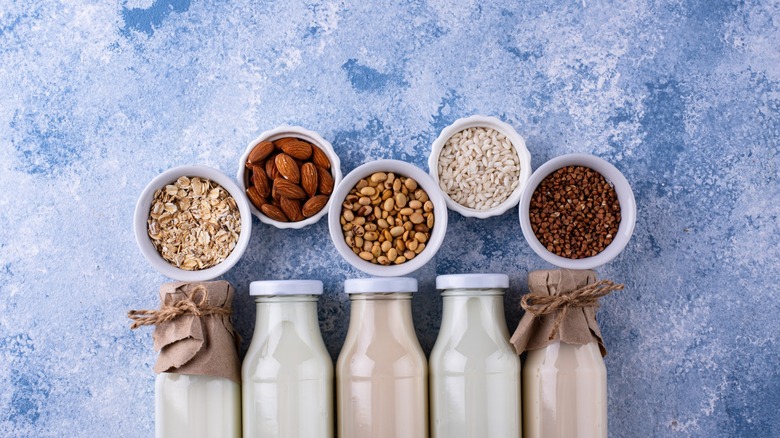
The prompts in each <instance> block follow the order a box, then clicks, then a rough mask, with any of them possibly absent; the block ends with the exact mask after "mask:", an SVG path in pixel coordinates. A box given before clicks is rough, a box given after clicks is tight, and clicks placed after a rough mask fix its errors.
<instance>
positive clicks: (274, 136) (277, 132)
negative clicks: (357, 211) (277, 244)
mask: <svg viewBox="0 0 780 438" xmlns="http://www.w3.org/2000/svg"><path fill="white" fill-rule="evenodd" d="M284 137H295V138H299V139H301V140H306V141H308V142H309V143H311V144H313V145H315V146H317V147H318V148H320V149H322V151H323V152H325V155H327V156H328V159H329V160H330V171H331V175H333V186H334V187H336V186H338V184H339V181H341V160H339V156H338V155H336V151H334V150H333V146H332V145H331V144H330V142H329V141H327V140H325V139H324V138H322V136H320V135H319V134H317V133H316V132H314V131H309V130H308V129H306V128H301V127H300V126H287V125H283V126H279V127H278V128H274V129H271V130H270V131H265V132H263V133H262V134H260V136H258V137H257V138H256V139H254V140H252V141H251V142H250V143H249V145H247V147H246V151H245V152H244V155H242V156H241V161H239V163H238V173H237V174H236V180H237V181H238V186H239V187H241V193H242V194H243V196H244V197H246V189H247V186H246V177H245V174H246V159H247V157H249V153H250V152H252V149H254V147H255V146H256V145H257V144H258V143H260V142H263V141H274V140H279V139H280V138H284ZM331 199H333V196H331ZM331 199H329V200H328V203H327V204H325V206H324V207H322V210H320V211H319V212H318V213H317V214H315V215H314V216H312V217H309V218H306V219H304V220H302V221H298V222H279V221H276V220H273V219H271V218H270V217H268V216H266V215H264V214H263V212H261V211H260V210H258V209H257V208H255V206H254V205H253V204H252V203H251V202H250V203H249V209H250V210H251V211H252V214H254V215H255V216H257V218H258V219H260V222H263V223H265V224H269V225H273V226H275V227H276V228H293V229H298V228H303V227H305V226H307V225H311V224H313V223H315V222H317V221H318V220H320V218H321V217H322V216H324V215H325V214H326V212H327V211H328V206H329V205H330V203H331Z"/></svg>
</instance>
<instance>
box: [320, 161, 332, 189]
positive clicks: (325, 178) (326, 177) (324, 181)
mask: <svg viewBox="0 0 780 438" xmlns="http://www.w3.org/2000/svg"><path fill="white" fill-rule="evenodd" d="M317 175H318V176H319V179H320V182H319V188H320V193H322V194H323V195H330V194H331V193H333V177H332V176H331V175H330V172H329V171H328V170H326V169H324V168H323V167H320V166H317Z"/></svg>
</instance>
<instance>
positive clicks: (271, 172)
mask: <svg viewBox="0 0 780 438" xmlns="http://www.w3.org/2000/svg"><path fill="white" fill-rule="evenodd" d="M275 158H276V157H275V156H273V155H272V156H270V157H269V158H268V161H266V162H265V174H266V175H268V178H270V179H272V180H273V179H276V178H278V177H279V171H278V170H277V169H276V159H275Z"/></svg>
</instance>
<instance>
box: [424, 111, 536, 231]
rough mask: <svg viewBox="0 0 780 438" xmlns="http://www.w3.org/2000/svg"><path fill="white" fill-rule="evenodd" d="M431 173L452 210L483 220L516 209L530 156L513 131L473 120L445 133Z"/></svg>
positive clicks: (488, 119)
mask: <svg viewBox="0 0 780 438" xmlns="http://www.w3.org/2000/svg"><path fill="white" fill-rule="evenodd" d="M428 168H429V170H430V174H431V177H433V179H434V180H435V181H436V182H437V183H438V186H439V188H440V189H441V191H442V192H443V193H444V195H445V199H446V201H447V206H448V207H449V208H450V210H453V211H457V212H458V213H460V214H461V215H463V216H467V217H476V218H480V219H484V218H488V217H492V216H498V215H501V214H503V213H505V212H506V211H507V210H509V209H510V208H512V207H514V206H516V205H517V202H518V201H519V200H520V195H521V194H522V191H523V188H524V187H525V184H526V182H527V181H528V178H529V177H530V176H531V154H530V153H529V152H528V149H527V148H526V146H525V140H524V139H523V137H522V136H521V135H520V134H518V133H517V132H516V131H515V130H514V128H512V127H511V126H509V125H508V124H506V123H504V122H502V121H501V120H499V119H497V118H495V117H487V116H479V115H475V116H471V117H466V118H462V119H458V120H456V121H455V122H454V123H453V124H452V125H450V126H448V127H446V128H444V130H442V132H441V134H440V135H439V137H438V138H437V139H436V140H435V141H434V142H433V145H432V146H431V155H430V156H429V158H428Z"/></svg>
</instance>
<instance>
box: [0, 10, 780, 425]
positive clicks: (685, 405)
mask: <svg viewBox="0 0 780 438" xmlns="http://www.w3.org/2000/svg"><path fill="white" fill-rule="evenodd" d="M626 3H628V4H626ZM779 48H780V4H778V2H777V1H774V2H756V1H739V2H723V1H698V2H696V1H682V0H680V1H654V2H645V1H642V2H615V3H608V2H602V1H584V0H583V1H581V2H573V1H561V0H554V1H538V2H530V3H527V4H523V3H519V2H517V3H514V2H502V1H495V0H487V1H476V0H472V1H468V0H467V1H454V0H451V1H444V0H441V1H436V0H428V1H425V0H422V1H413V2H381V3H380V2H370V1H307V2H298V1H293V2H288V1H275V2H253V1H237V2H223V1H219V2H206V1H190V0H128V1H123V2H116V1H86V0H75V1H66V2H52V1H41V2H31V1H23V2H17V1H11V0H0V84H2V86H0V169H2V170H1V171H0V172H1V173H0V187H3V189H2V190H0V290H1V291H2V292H1V293H0V385H2V386H1V387H0V436H8V437H27V436H29V437H61V436H72V437H75V436H79V437H95V436H117V437H120V436H121V437H135V436H137V437H149V436H152V435H153V404H154V403H153V378H154V377H153V373H152V371H151V366H152V364H153V363H154V360H155V355H154V353H153V351H152V342H151V336H150V331H149V330H148V329H142V330H138V331H134V332H132V331H130V330H129V329H128V320H127V318H126V316H125V313H126V311H127V310H128V309H131V308H153V307H156V306H157V304H158V303H157V288H158V286H159V284H160V283H162V282H165V281H166V279H165V278H163V277H162V276H161V275H159V274H158V273H157V272H156V271H154V270H152V268H151V267H150V266H149V265H148V264H147V263H146V261H145V260H144V259H143V258H142V256H141V254H140V252H139V251H138V249H137V248H136V246H135V242H134V237H133V234H132V231H131V218H132V211H133V208H134V204H135V201H136V198H137V197H138V195H139V194H140V192H141V190H142V188H143V187H144V185H145V184H146V183H147V182H148V181H149V180H151V179H152V178H153V177H154V176H155V175H157V174H158V173H160V172H161V171H163V170H165V169H167V168H170V167H174V166H177V165H182V164H194V163H200V164H206V165H209V166H213V167H216V168H218V169H221V170H223V171H224V172H226V173H228V174H230V175H233V174H234V173H235V169H236V166H237V163H238V160H239V157H240V155H241V153H242V152H243V151H244V147H245V145H246V144H247V143H248V142H249V141H250V140H251V139H253V138H254V137H255V136H256V135H257V134H258V133H260V132H262V131H264V130H266V129H270V128H273V127H276V126H278V125H280V124H299V125H302V126H305V127H308V128H310V129H313V130H315V131H317V132H319V133H320V134H322V135H323V136H324V137H325V138H327V139H329V140H330V141H331V142H332V143H333V145H334V147H335V148H336V150H337V152H338V153H339V154H340V156H341V160H342V163H343V170H344V172H345V173H346V172H348V171H350V170H352V169H354V168H355V167H357V166H358V165H360V164H362V163H364V162H366V161H369V160H374V159H379V158H398V159H402V160H406V161H410V162H413V163H415V164H417V165H418V166H420V167H421V168H423V169H426V170H427V165H426V158H427V155H428V151H429V149H430V144H431V142H432V141H433V140H434V139H435V138H436V137H437V135H438V134H439V132H440V130H441V129H442V128H443V127H445V126H447V125H448V124H449V123H451V122H452V121H453V120H455V119H457V118H460V117H464V116H468V115H472V114H486V115H495V116H497V117H500V118H501V119H503V120H505V121H506V122H508V123H510V124H511V125H513V126H514V127H515V128H516V129H517V130H518V132H520V133H521V134H522V135H524V136H525V138H526V140H527V143H528V147H529V149H530V151H531V154H532V157H533V163H534V167H537V166H538V165H540V164H541V163H543V162H544V161H546V160H548V159H550V158H552V157H554V156H557V155H560V154H564V153H568V152H587V153H593V154H596V155H598V156H601V157H603V158H606V159H607V160H609V161H611V162H612V163H614V164H615V165H616V166H617V167H618V168H619V169H621V170H622V171H623V172H624V173H625V175H626V177H627V178H628V180H629V181H630V182H631V184H632V185H633V188H634V191H635V195H636V198H637V203H638V206H639V215H638V221H637V226H636V232H635V234H634V237H633V239H632V241H631V243H630V244H629V245H628V247H627V248H626V250H625V252H624V253H623V254H622V255H621V256H620V257H618V258H617V259H616V260H615V261H614V262H612V263H610V264H609V265H607V266H605V267H603V268H601V269H600V270H599V274H600V276H602V277H606V278H611V279H614V280H616V281H620V282H623V283H625V284H626V290H625V291H623V292H619V293H616V294H613V295H612V296H609V297H607V298H606V299H604V300H603V302H602V307H601V310H600V312H599V319H600V322H601V328H602V332H603V334H604V339H605V341H606V343H607V346H608V347H609V349H610V354H609V356H607V358H606V363H607V369H608V374H609V422H610V424H609V427H610V436H612V437H645V436H681V437H737V436H738V437H772V436H780V416H778V410H780V317H778V315H779V314H780V291H779V289H780V287H779V286H778V285H780V273H779V271H780V269H779V265H780V249H778V248H780V238H779V236H780V230H779V229H778V214H779V213H780V208H779V207H778V200H779V199H780V184H778V172H779V171H778V142H780V49H779ZM253 227H254V228H253V234H252V239H251V242H250V247H249V250H248V251H247V252H246V255H245V256H244V258H243V259H242V260H241V261H240V262H239V263H238V265H236V267H235V268H234V269H233V270H232V271H230V272H229V274H228V275H226V277H225V278H226V279H228V280H230V281H231V282H233V284H234V285H236V286H237V288H238V291H239V296H238V299H237V303H236V315H235V316H236V318H235V319H236V323H237V327H238V329H239V331H240V332H241V334H242V336H243V337H244V344H243V348H244V349H245V348H246V346H247V341H248V339H250V337H251V334H252V325H253V318H254V307H253V303H252V301H251V300H250V298H249V297H248V296H247V293H248V284H249V282H250V281H251V280H257V279H271V278H319V279H322V280H324V282H325V287H326V294H325V296H324V297H323V298H322V300H321V302H320V305H321V310H320V316H321V323H322V330H323V333H324V337H325V340H326V343H327V345H328V348H329V350H330V352H331V354H332V355H334V356H335V355H336V354H337V353H338V350H339V348H340V346H341V343H342V341H343V339H344V336H345V331H346V319H347V308H348V307H347V300H346V298H345V297H344V296H343V294H341V293H340V289H341V286H342V284H343V280H344V279H345V278H349V277H354V276H358V275H360V274H359V273H358V272H356V271H355V270H354V269H352V268H350V267H349V266H348V265H347V264H346V263H345V262H343V261H342V260H341V259H340V258H339V257H338V255H337V253H336V251H335V249H334V248H333V247H332V245H331V244H330V241H329V237H328V235H327V228H326V224H325V221H320V222H319V223H318V224H316V225H315V226H311V227H308V228H306V229H304V230H297V231H296V230H277V229H275V228H271V227H269V226H267V225H264V224H262V223H260V222H259V221H257V220H256V219H255V221H254V224H253ZM333 260H335V262H333ZM548 267H549V265H547V264H546V263H544V262H543V261H542V260H541V259H540V258H538V257H536V256H535V255H534V254H533V253H532V252H531V250H530V249H529V247H528V245H527V244H526V243H525V241H524V240H523V238H522V235H521V233H520V227H519V224H518V222H517V219H516V217H515V212H514V211H512V212H511V213H507V214H505V215H503V216H501V217H497V218H492V219H487V220H477V219H466V218H462V217H460V216H459V215H457V214H453V213H451V214H450V228H449V231H448V235H447V238H446V240H445V243H444V245H443V247H442V248H441V250H440V251H439V253H438V255H437V256H436V257H435V258H434V260H433V261H432V262H431V263H430V264H428V265H427V266H426V267H424V268H423V269H421V270H420V271H418V272H416V273H415V274H414V276H415V277H417V278H418V279H419V280H420V285H421V291H420V293H419V294H418V295H417V296H416V297H415V300H414V305H415V308H414V317H415V324H416V326H417V330H418V334H419V337H420V340H421V342H422V344H423V346H424V347H425V349H426V351H430V348H431V346H432V344H433V342H434V340H435V337H436V333H437V329H438V325H439V318H440V312H441V304H440V299H439V296H438V294H437V293H436V291H435V290H434V278H435V275H436V274H444V273H457V272H479V271H494V272H506V273H508V274H510V276H511V286H512V287H511V291H510V293H509V295H508V297H507V318H508V323H509V324H510V326H511V327H512V328H514V325H515V324H516V323H517V321H518V319H519V317H520V313H521V312H520V311H519V310H518V307H519V306H518V303H519V297H520V295H521V294H522V293H524V292H525V291H526V290H527V287H526V286H525V278H526V274H527V272H528V270H530V269H538V268H548Z"/></svg>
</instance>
